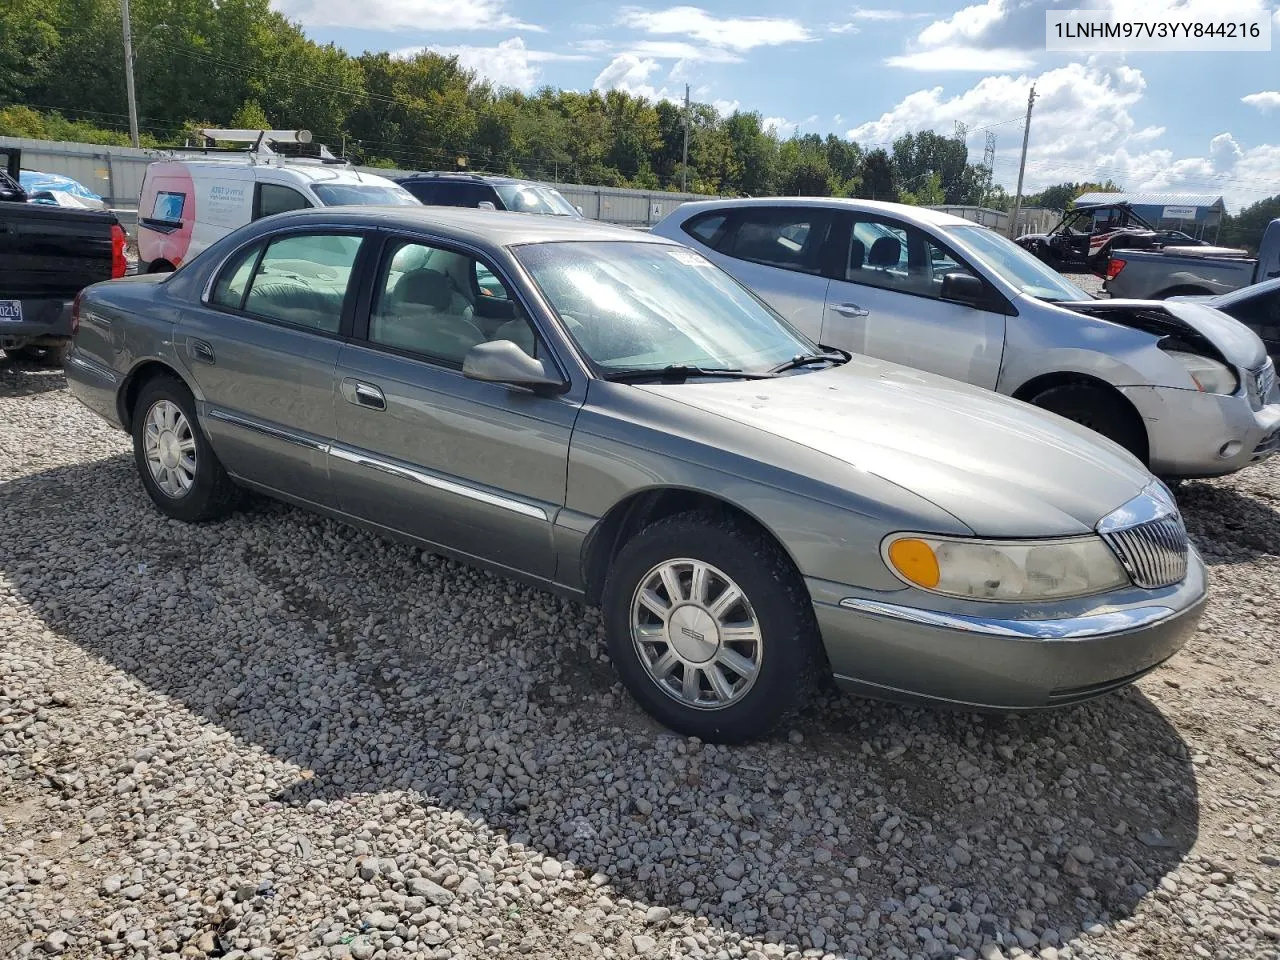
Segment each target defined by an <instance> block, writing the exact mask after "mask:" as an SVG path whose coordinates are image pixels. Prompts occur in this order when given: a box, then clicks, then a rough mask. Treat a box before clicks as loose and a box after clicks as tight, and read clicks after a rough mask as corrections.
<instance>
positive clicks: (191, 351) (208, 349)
mask: <svg viewBox="0 0 1280 960" xmlns="http://www.w3.org/2000/svg"><path fill="white" fill-rule="evenodd" d="M187 354H188V356H190V357H191V359H192V360H195V361H196V362H197V363H208V364H213V363H216V362H217V361H216V359H215V358H214V355H213V344H211V343H209V341H207V340H201V339H199V338H197V337H187Z"/></svg>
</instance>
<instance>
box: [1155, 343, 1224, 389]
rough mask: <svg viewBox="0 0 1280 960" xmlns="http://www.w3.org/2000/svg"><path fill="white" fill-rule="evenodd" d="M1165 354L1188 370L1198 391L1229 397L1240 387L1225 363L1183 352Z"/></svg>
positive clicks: (1169, 351)
mask: <svg viewBox="0 0 1280 960" xmlns="http://www.w3.org/2000/svg"><path fill="white" fill-rule="evenodd" d="M1165 352H1166V353H1167V354H1169V356H1171V357H1173V359H1175V360H1177V361H1178V362H1179V363H1180V364H1182V365H1183V367H1185V368H1186V371H1187V375H1188V376H1190V377H1191V379H1192V381H1193V382H1194V383H1195V385H1196V389H1197V390H1199V391H1200V392H1201V393H1221V394H1223V395H1224V396H1229V395H1230V394H1233V393H1235V392H1236V390H1237V389H1238V388H1239V386H1240V381H1239V380H1237V379H1236V375H1235V372H1234V371H1233V370H1232V369H1231V368H1230V367H1228V366H1227V365H1226V364H1225V363H1219V362H1218V361H1217V360H1210V359H1209V358H1208V357H1202V356H1200V355H1198V354H1195V353H1183V352H1182V351H1181V350H1166V351H1165Z"/></svg>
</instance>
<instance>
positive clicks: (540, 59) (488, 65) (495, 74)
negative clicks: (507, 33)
mask: <svg viewBox="0 0 1280 960" xmlns="http://www.w3.org/2000/svg"><path fill="white" fill-rule="evenodd" d="M422 50H430V51H431V52H432V53H438V54H440V55H442V56H445V57H457V58H458V63H460V64H462V66H463V67H465V68H466V69H468V70H474V71H475V72H476V73H477V74H478V75H479V76H480V77H481V79H484V80H488V81H489V82H490V83H492V84H493V85H494V86H496V87H512V88H514V89H516V90H532V89H533V88H534V86H536V85H537V82H538V78H539V77H540V75H541V70H540V68H539V67H538V64H540V63H547V62H549V61H552V60H590V59H591V57H589V56H587V55H586V54H581V53H552V52H551V51H549V50H530V49H529V48H528V47H526V46H525V45H524V40H523V39H521V38H520V37H512V38H511V39H510V40H503V41H502V42H501V43H499V44H498V45H497V46H494V47H469V46H428V47H408V48H406V49H404V50H397V51H396V52H395V56H397V57H411V56H413V55H414V54H416V53H418V52H420V51H422Z"/></svg>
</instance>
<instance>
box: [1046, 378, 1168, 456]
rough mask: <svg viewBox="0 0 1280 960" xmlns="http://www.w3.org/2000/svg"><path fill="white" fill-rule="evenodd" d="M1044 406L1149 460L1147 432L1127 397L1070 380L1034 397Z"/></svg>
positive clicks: (1051, 411)
mask: <svg viewBox="0 0 1280 960" xmlns="http://www.w3.org/2000/svg"><path fill="white" fill-rule="evenodd" d="M1031 402H1032V403H1033V404H1035V405H1036V406H1037V407H1040V408H1041V409H1043V410H1048V411H1049V412H1050V413H1056V414H1057V415H1058V416H1060V417H1064V418H1065V419H1067V420H1071V421H1074V422H1075V423H1078V424H1080V426H1082V427H1088V428H1089V429H1090V430H1092V431H1094V432H1095V433H1100V434H1102V435H1103V436H1104V437H1106V438H1107V439H1108V440H1111V441H1113V442H1114V443H1118V444H1119V445H1120V446H1122V447H1124V448H1125V449H1126V450H1128V451H1129V452H1130V453H1131V454H1133V455H1134V456H1135V457H1137V458H1138V459H1139V460H1141V461H1142V462H1143V463H1144V464H1145V463H1146V462H1147V435H1146V430H1145V428H1144V427H1143V425H1142V421H1141V420H1140V419H1139V418H1138V416H1137V414H1136V413H1134V411H1133V409H1132V408H1130V407H1127V406H1125V404H1126V401H1125V400H1124V399H1123V398H1122V397H1120V396H1119V395H1118V394H1117V395H1111V394H1110V393H1108V392H1107V391H1106V390H1103V389H1100V388H1099V387H1094V386H1090V385H1089V384H1085V383H1067V384H1063V385H1062V386H1059V387H1050V388H1049V389H1048V390H1045V391H1043V392H1041V393H1039V394H1037V395H1036V396H1034V397H1032V398H1031Z"/></svg>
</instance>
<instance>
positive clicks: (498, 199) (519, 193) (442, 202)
mask: <svg viewBox="0 0 1280 960" xmlns="http://www.w3.org/2000/svg"><path fill="white" fill-rule="evenodd" d="M396 183H398V184H400V186H402V187H404V188H405V189H406V190H408V191H409V192H410V193H412V194H413V195H414V196H415V197H417V198H418V200H419V201H421V202H422V203H424V204H426V205H427V206H435V207H478V206H480V205H481V204H482V203H489V204H492V205H493V207H494V209H496V210H514V211H516V212H517V213H540V214H544V215H546V216H553V217H574V218H575V219H581V217H582V211H581V210H579V209H578V208H577V207H575V206H574V205H573V204H571V203H570V202H569V201H568V200H566V199H565V198H564V197H563V196H561V194H560V192H559V191H558V190H556V189H554V188H552V187H548V186H547V185H546V184H542V183H535V182H534V181H532V180H518V179H516V178H515V177H497V176H480V175H479V174H476V173H415V174H414V175H413V176H411V177H402V178H400V179H398V180H397V181H396Z"/></svg>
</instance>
